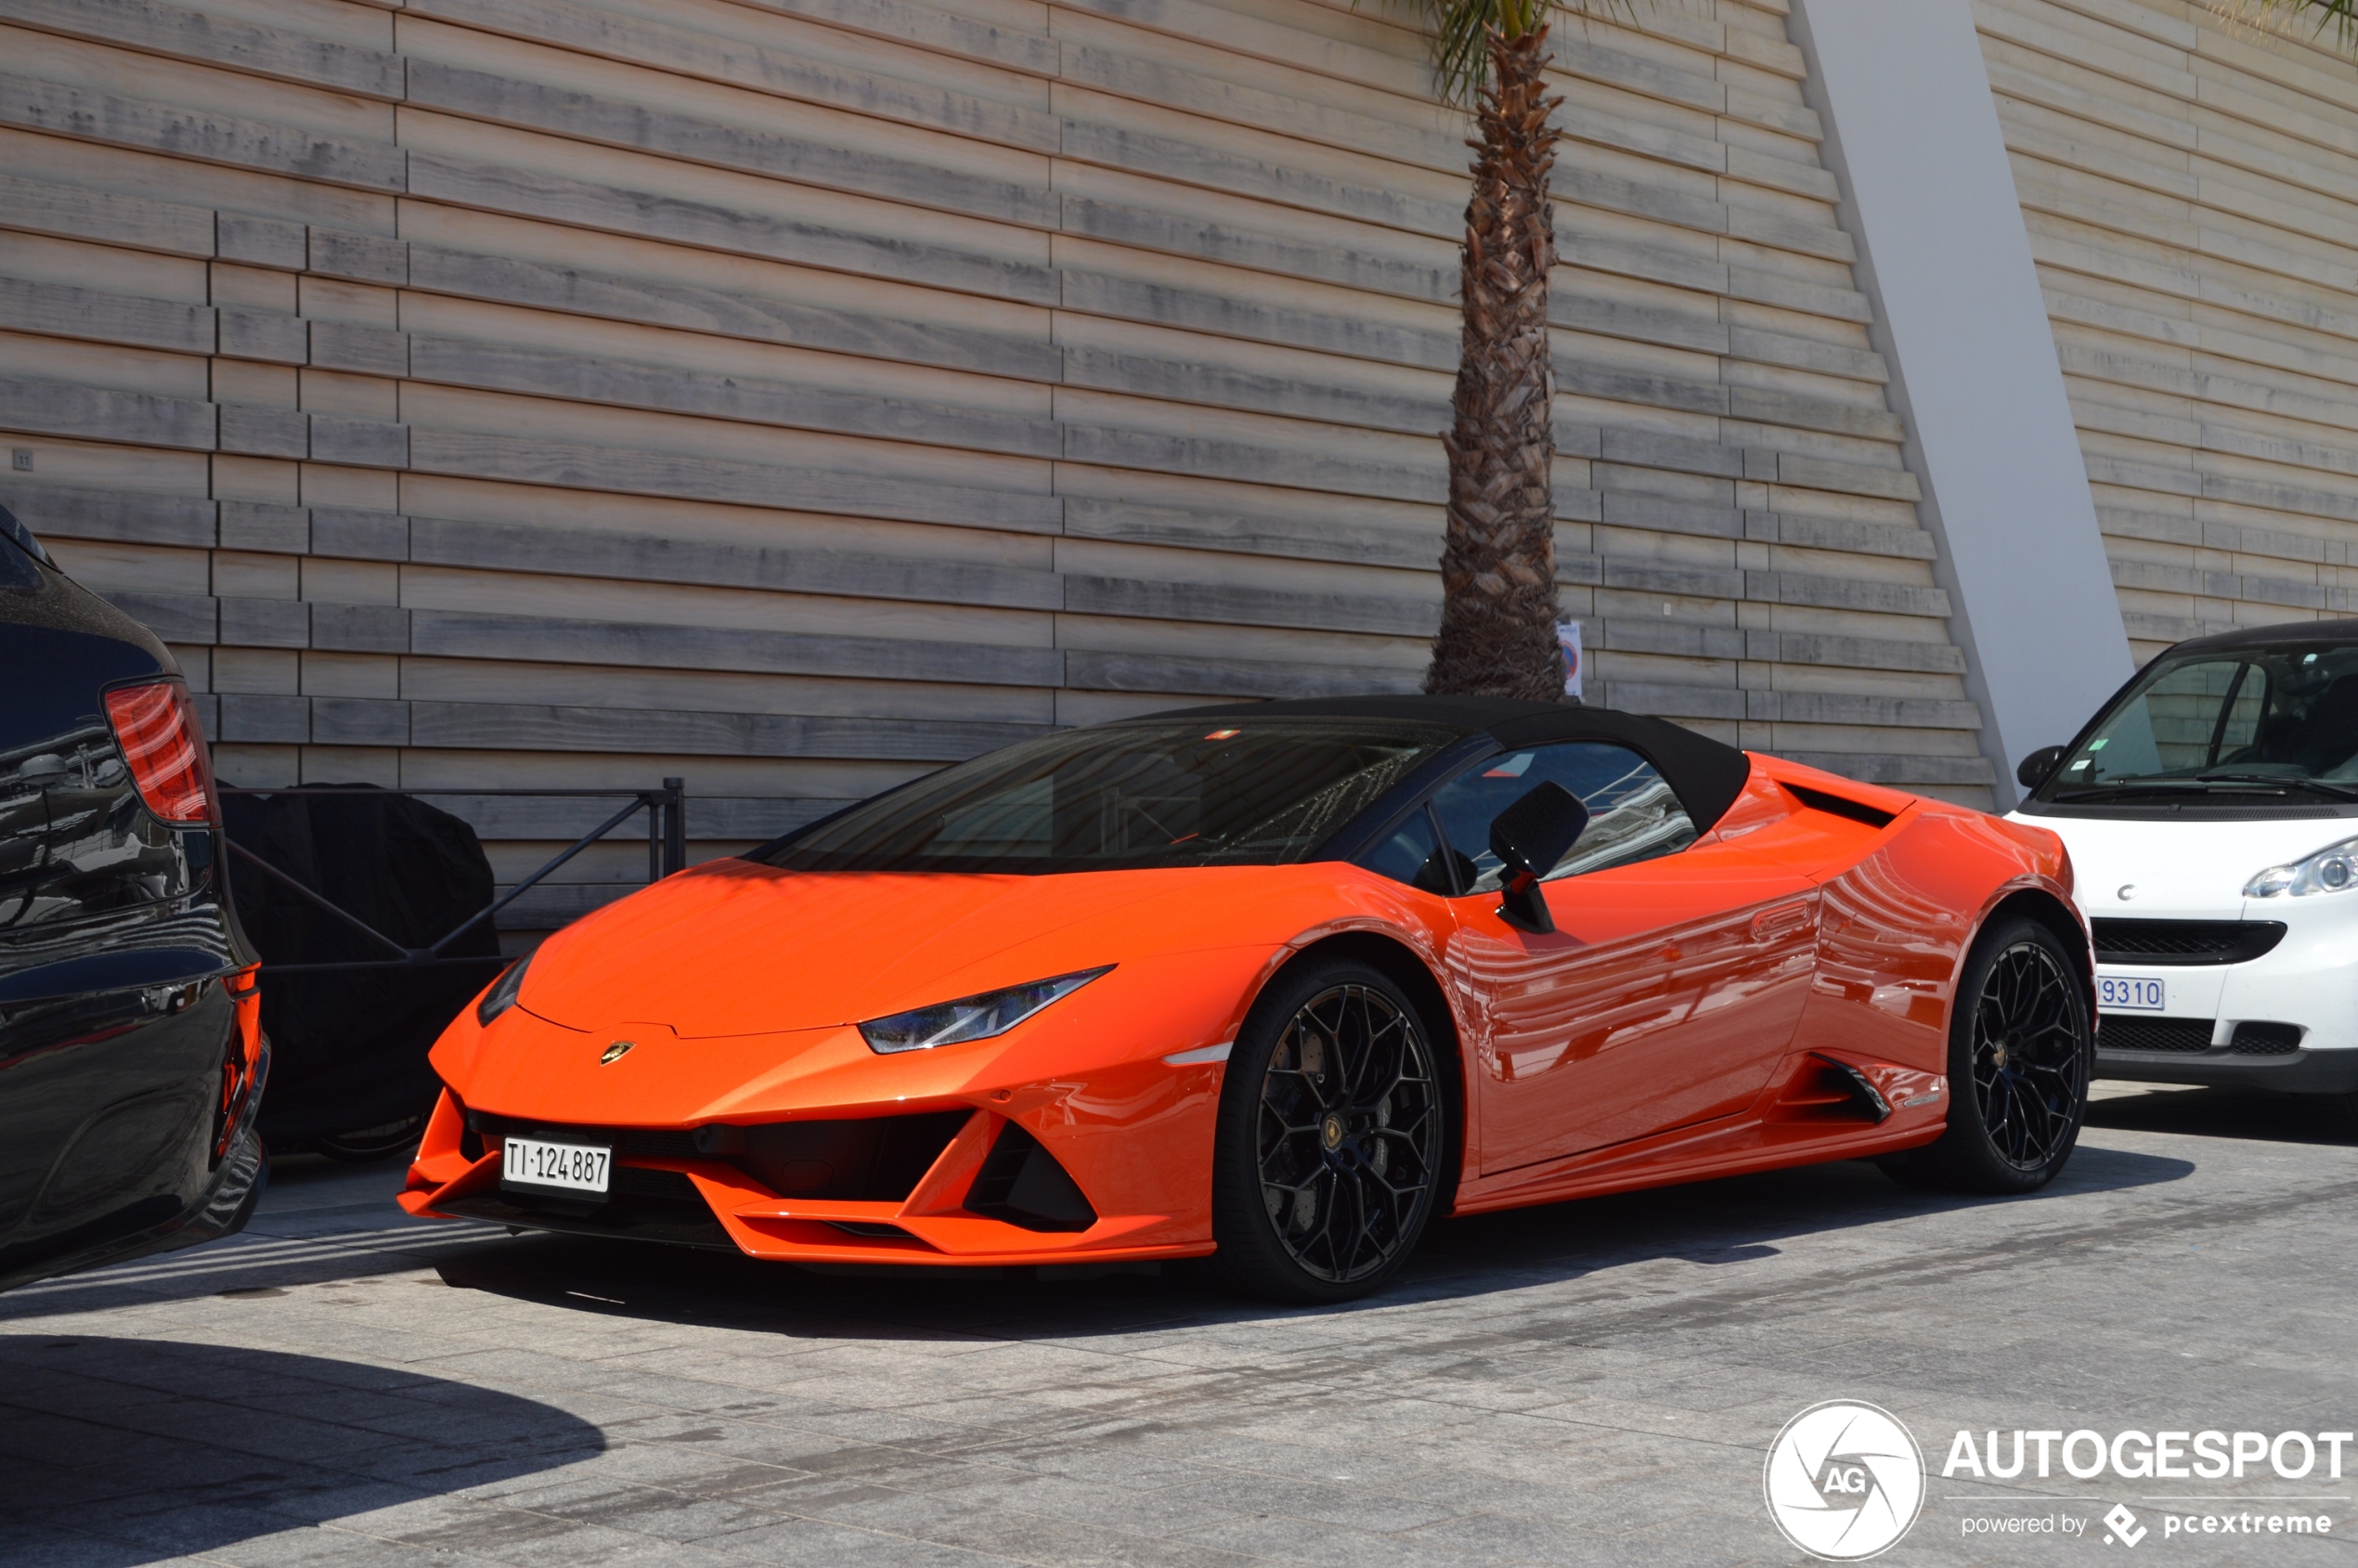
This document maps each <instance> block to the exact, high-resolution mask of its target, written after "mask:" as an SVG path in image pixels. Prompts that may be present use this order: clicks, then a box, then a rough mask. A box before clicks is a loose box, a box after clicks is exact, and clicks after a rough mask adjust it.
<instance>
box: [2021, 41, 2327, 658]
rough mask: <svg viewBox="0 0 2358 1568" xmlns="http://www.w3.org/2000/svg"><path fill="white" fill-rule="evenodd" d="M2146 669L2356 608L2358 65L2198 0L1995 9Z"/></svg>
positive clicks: (2037, 247)
mask: <svg viewBox="0 0 2358 1568" xmlns="http://www.w3.org/2000/svg"><path fill="white" fill-rule="evenodd" d="M1976 16H1977V17H1978V19H1979V22H1980V26H1981V32H1982V45H1983V54H1984V57H1985V58H1987V60H1988V61H1989V75H1990V84H1991V86H1992V87H1993V89H1994V90H1995V91H1996V94H1997V99H1998V108H1999V117H2000V120H2001V122H2002V124H2003V125H2004V127H2005V133H2006V139H2007V144H2008V146H2009V148H2010V149H2011V150H2012V152H2013V155H2014V163H2015V186H2016V188H2017V189H2018V190H2019V192H2020V194H2021V197H2022V201H2023V209H2024V216H2025V219H2026V221H2027V222H2028V226H2029V229H2030V236H2031V247H2032V250H2033V252H2034V253H2035V254H2036V256H2037V258H2038V261H2039V266H2040V273H2041V279H2042V280H2043V281H2044V283H2045V286H2046V291H2047V300H2048V308H2049V311H2050V314H2051V316H2052V317H2053V319H2054V328H2055V343H2056V348H2057V350H2058V352H2059V353H2060V354H2061V356H2062V359H2063V366H2064V371H2065V376H2066V381H2067V382H2068V384H2069V387H2070V392H2071V398H2072V407H2073V409H2074V411H2075V414H2076V415H2077V418H2078V420H2079V432H2080V444H2081V447H2082V448H2083V449H2084V450H2085V451H2086V453H2087V457H2088V473H2089V477H2090V479H2091V480H2092V482H2093V484H2094V486H2095V493H2096V504H2097V509H2098V513H2099V516H2100V518H2101V520H2102V523H2103V526H2104V529H2105V547H2106V550H2107V552H2108V553H2109V554H2110V556H2111V559H2112V569H2113V580H2114V582H2115V584H2116V585H2117V587H2118V590H2119V592H2120V603H2121V608H2122V611H2123V612H2124V614H2125V616H2126V618H2127V620H2128V624H2129V635H2130V638H2131V642H2132V644H2133V645H2134V646H2135V648H2136V649H2137V652H2138V654H2139V656H2140V657H2141V658H2143V657H2146V656H2149V655H2151V654H2154V653H2157V652H2158V651H2159V650H2160V649H2161V648H2162V647H2164V646H2166V645H2167V644H2169V643H2170V642H2173V641H2177V640H2178V639H2180V638H2183V637H2192V636H2196V635H2198V634H2200V633H2203V632H2206V631H2218V630H2225V629H2227V628H2231V627H2235V626H2242V625H2256V624H2263V623H2267V622H2272V621H2287V620H2311V619H2316V618H2319V617H2322V616H2342V615H2349V614H2351V613H2352V610H2353V608H2354V607H2358V606H2353V602H2352V601H2353V594H2352V590H2353V588H2358V65H2353V64H2352V62H2351V61H2350V60H2349V59H2348V58H2345V57H2343V56H2340V55H2338V54H2336V53H2335V52H2333V50H2332V49H2331V47H2330V46H2329V45H2330V44H2331V40H2330V38H2327V39H2326V40H2323V41H2322V42H2313V38H2312V37H2311V36H2300V37H2287V36H2284V35H2272V34H2270V33H2265V32H2259V31H2256V30H2255V29H2252V28H2250V27H2248V26H2238V25H2235V23H2232V22H2227V21H2222V20H2221V19H2220V18H2219V17H2218V16H2217V15H2215V14H2214V13H2213V12H2212V11H2211V10H2210V9H2209V7H2208V6H2202V5H2195V4H2184V3H2181V0H1976Z"/></svg>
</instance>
